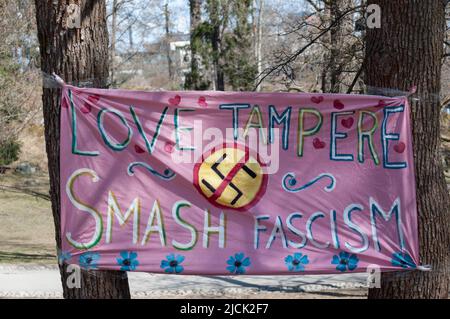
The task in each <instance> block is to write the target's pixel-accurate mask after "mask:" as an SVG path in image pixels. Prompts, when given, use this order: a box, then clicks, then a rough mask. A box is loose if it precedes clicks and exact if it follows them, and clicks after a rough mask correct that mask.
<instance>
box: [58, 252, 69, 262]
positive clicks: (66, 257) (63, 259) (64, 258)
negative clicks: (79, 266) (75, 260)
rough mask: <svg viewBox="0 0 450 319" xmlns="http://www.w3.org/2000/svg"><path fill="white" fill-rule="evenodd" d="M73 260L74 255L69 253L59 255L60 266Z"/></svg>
mask: <svg viewBox="0 0 450 319" xmlns="http://www.w3.org/2000/svg"><path fill="white" fill-rule="evenodd" d="M70 258H72V254H71V253H69V252H68V251H60V252H59V254H58V264H59V265H63V264H65V263H66V262H67V261H68V260H70Z"/></svg>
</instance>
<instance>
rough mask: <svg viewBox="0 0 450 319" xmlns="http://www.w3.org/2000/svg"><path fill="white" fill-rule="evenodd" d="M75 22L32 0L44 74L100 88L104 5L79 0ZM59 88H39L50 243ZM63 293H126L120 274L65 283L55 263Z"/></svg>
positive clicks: (49, 0) (56, 195)
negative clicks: (70, 23) (78, 17)
mask: <svg viewBox="0 0 450 319" xmlns="http://www.w3.org/2000/svg"><path fill="white" fill-rule="evenodd" d="M76 2H77V3H80V9H81V27H80V28H73V29H68V27H67V11H66V8H67V1H65V0H59V1H54V0H36V1H35V5H36V20H37V26H38V38H39V44H40V53H41V68H42V71H43V72H44V73H47V74H51V73H52V72H55V73H56V74H58V75H60V76H62V77H63V78H64V80H66V81H67V82H70V83H74V84H80V83H82V82H84V81H88V82H92V85H93V86H95V87H100V88H101V87H106V84H107V80H108V32H107V28H106V18H105V16H106V7H105V2H104V1H102V0H81V1H76ZM60 93H61V91H60V90H59V89H49V88H44V90H43V97H42V99H43V113H44V121H45V141H46V149H47V156H48V169H49V175H50V195H51V200H52V211H53V217H54V223H55V234H56V244H57V248H58V251H60V249H61V237H60V188H59V185H60V175H59V166H60V162H59V142H60V134H59V132H60ZM60 274H61V281H62V286H63V290H64V297H65V298H129V297H130V291H129V287H128V280H127V276H126V273H124V272H114V271H97V272H93V271H82V272H81V288H80V289H76V288H73V289H69V288H68V287H67V285H66V282H67V278H68V275H70V274H68V273H67V272H66V266H65V265H63V266H60Z"/></svg>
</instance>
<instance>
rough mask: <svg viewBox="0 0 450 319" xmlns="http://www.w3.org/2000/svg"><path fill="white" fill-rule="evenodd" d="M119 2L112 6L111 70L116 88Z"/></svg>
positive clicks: (114, 1)
mask: <svg viewBox="0 0 450 319" xmlns="http://www.w3.org/2000/svg"><path fill="white" fill-rule="evenodd" d="M117 1H118V0H113V4H112V19H111V52H110V55H111V57H110V68H111V85H112V87H114V86H115V81H116V77H115V74H116V65H115V59H116V31H117V10H118V5H119V4H118V2H117Z"/></svg>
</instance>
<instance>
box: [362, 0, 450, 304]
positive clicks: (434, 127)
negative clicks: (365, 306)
mask: <svg viewBox="0 0 450 319" xmlns="http://www.w3.org/2000/svg"><path fill="white" fill-rule="evenodd" d="M444 2H446V1H444V0H430V1H415V0H398V1H392V0H370V1H369V4H372V3H373V4H377V5H379V6H380V8H381V11H382V13H381V16H382V20H381V28H380V29H368V30H367V38H366V58H367V61H366V66H365V79H366V84H367V85H369V86H372V87H381V88H392V89H397V90H402V91H408V90H409V88H410V87H411V86H412V85H416V86H417V92H418V97H419V98H420V100H419V101H412V102H411V108H412V123H413V128H412V129H413V144H414V161H415V172H416V184H417V208H418V224H419V245H420V260H421V262H422V263H423V264H430V265H431V267H432V270H431V271H429V272H423V271H413V272H404V273H383V274H382V277H381V288H380V289H375V288H373V289H370V290H369V298H447V297H448V290H449V273H448V270H449V266H450V263H449V252H450V249H449V248H450V217H449V214H450V207H449V194H448V192H447V187H446V185H445V180H444V175H443V169H442V160H441V158H440V154H439V144H440V139H439V113H440V107H439V94H440V90H441V87H440V85H441V84H440V83H441V81H440V80H441V62H442V60H441V59H442V56H443V39H444V26H445V24H444V21H445V20H444V8H445V4H444Z"/></svg>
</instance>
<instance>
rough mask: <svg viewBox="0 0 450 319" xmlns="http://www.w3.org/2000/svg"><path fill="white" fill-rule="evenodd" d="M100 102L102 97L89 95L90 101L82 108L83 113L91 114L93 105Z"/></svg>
mask: <svg viewBox="0 0 450 319" xmlns="http://www.w3.org/2000/svg"><path fill="white" fill-rule="evenodd" d="M98 100H100V96H98V95H96V94H94V95H89V96H88V100H87V101H86V102H85V103H84V105H83V106H82V107H81V112H83V113H84V114H88V113H91V111H92V104H94V105H95V104H97V102H98Z"/></svg>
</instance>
